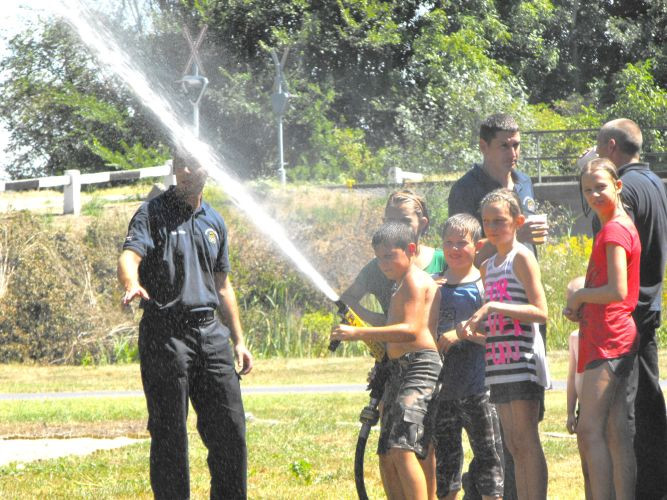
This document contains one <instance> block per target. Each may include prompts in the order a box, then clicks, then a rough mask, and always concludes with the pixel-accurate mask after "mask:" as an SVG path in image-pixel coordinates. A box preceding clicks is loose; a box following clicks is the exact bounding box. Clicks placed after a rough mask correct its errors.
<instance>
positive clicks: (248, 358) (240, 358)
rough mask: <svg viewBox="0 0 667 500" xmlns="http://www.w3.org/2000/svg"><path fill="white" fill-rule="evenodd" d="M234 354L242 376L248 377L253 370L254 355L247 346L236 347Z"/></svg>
mask: <svg viewBox="0 0 667 500" xmlns="http://www.w3.org/2000/svg"><path fill="white" fill-rule="evenodd" d="M234 354H235V355H236V363H237V365H238V371H239V374H240V375H246V374H248V373H250V370H252V361H253V360H252V354H250V351H249V350H248V349H247V348H246V346H245V344H239V345H236V346H234Z"/></svg>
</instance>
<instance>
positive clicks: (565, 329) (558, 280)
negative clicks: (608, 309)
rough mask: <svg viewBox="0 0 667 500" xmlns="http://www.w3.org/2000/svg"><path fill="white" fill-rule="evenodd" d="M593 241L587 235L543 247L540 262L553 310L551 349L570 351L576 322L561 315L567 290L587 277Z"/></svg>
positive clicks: (548, 339) (548, 327)
mask: <svg viewBox="0 0 667 500" xmlns="http://www.w3.org/2000/svg"><path fill="white" fill-rule="evenodd" d="M591 247H592V240H591V238H589V237H587V236H569V237H563V238H561V239H560V240H550V243H549V244H546V245H544V246H543V247H540V249H539V250H538V251H539V262H540V269H541V271H542V284H543V285H544V292H545V294H546V297H547V305H548V307H549V321H548V324H547V346H548V348H550V349H567V346H568V338H569V335H570V332H571V331H572V330H575V329H576V328H577V325H576V323H572V322H571V321H569V320H567V319H565V317H564V316H563V315H562V314H561V311H562V309H563V307H565V303H566V301H565V289H566V287H567V284H568V283H569V282H570V280H572V279H573V278H576V277H577V276H582V275H584V274H586V267H587V265H588V257H589V255H590V253H591Z"/></svg>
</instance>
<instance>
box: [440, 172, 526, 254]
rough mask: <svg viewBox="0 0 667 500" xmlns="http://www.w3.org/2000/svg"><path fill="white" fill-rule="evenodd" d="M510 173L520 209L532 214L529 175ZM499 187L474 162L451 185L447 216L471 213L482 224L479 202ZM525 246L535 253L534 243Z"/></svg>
mask: <svg viewBox="0 0 667 500" xmlns="http://www.w3.org/2000/svg"><path fill="white" fill-rule="evenodd" d="M511 175H512V181H513V182H514V189H513V190H514V192H515V193H516V194H517V195H518V196H519V200H520V201H521V211H522V212H523V214H524V215H526V216H528V215H531V214H534V213H535V208H536V207H535V194H534V192H533V182H532V181H531V180H530V177H529V176H527V175H526V174H524V173H523V172H519V171H518V170H512V172H511ZM501 187H503V186H502V185H501V184H500V183H499V182H498V181H497V180H495V179H494V178H493V177H491V176H490V175H489V174H487V173H486V171H485V170H484V169H483V168H482V166H481V165H479V164H478V163H475V164H474V165H473V167H472V168H471V169H470V170H468V171H467V172H466V173H465V174H464V175H463V177H461V178H460V179H459V180H457V181H456V182H455V183H454V184H453V185H452V189H451V190H450V191H449V200H448V209H449V216H450V217H451V216H452V215H456V214H461V213H465V214H471V215H474V216H475V217H477V220H478V221H479V224H480V225H482V213H481V211H480V209H479V204H480V203H481V201H482V198H484V197H485V196H486V195H487V194H489V193H490V192H491V191H494V190H496V189H499V188H501ZM482 234H484V226H483V225H482ZM527 246H528V248H530V249H531V250H532V251H533V253H535V254H537V251H536V249H535V246H534V245H527Z"/></svg>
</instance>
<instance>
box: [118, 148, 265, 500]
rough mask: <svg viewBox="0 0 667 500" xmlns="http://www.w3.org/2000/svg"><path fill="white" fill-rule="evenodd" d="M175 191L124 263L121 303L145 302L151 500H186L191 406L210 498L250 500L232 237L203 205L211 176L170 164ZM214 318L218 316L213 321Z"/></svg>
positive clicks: (158, 204) (144, 215)
mask: <svg viewBox="0 0 667 500" xmlns="http://www.w3.org/2000/svg"><path fill="white" fill-rule="evenodd" d="M174 175H175V176H176V181H177V184H176V186H172V187H171V188H170V189H169V190H168V191H166V192H165V193H163V194H161V195H159V196H157V197H156V198H154V199H152V200H150V201H148V202H146V203H144V204H143V205H142V206H141V207H140V208H139V209H138V210H137V212H136V213H135V214H134V216H133V217H132V220H131V222H130V225H129V230H128V234H127V238H126V239H125V243H124V245H123V251H122V253H121V255H120V258H119V262H118V279H119V280H120V283H121V284H122V285H123V287H124V288H125V294H124V296H123V304H129V303H130V302H131V301H132V300H133V299H134V298H135V297H139V298H140V299H141V306H142V307H143V309H144V313H143V316H142V319H141V323H140V325H139V354H140V361H141V379H142V383H143V387H144V393H145V395H146V403H147V406H148V430H149V432H150V435H151V451H150V478H151V486H152V488H153V493H154V495H155V498H169V499H187V498H189V497H190V478H189V464H188V435H187V427H186V420H187V415H188V401H191V402H192V406H193V408H194V409H195V412H196V413H197V430H198V431H199V434H200V435H201V438H202V441H203V442H204V444H205V445H206V448H207V449H208V466H209V470H210V473H211V498H246V497H247V488H246V476H247V451H246V442H245V414H244V410H243V403H242V401H241V389H240V385H239V378H240V377H239V375H237V372H236V369H235V364H234V356H236V359H237V360H238V364H239V367H240V374H241V375H242V374H246V373H248V372H250V370H251V369H252V355H251V354H250V352H249V351H248V349H247V348H246V347H245V344H244V341H243V333H242V330H241V323H240V320H239V313H238V306H237V303H236V296H235V294H234V289H233V288H232V285H231V283H230V280H229V276H228V273H229V270H230V267H229V259H228V240H227V229H226V227H225V222H224V220H223V219H222V217H221V216H220V215H219V214H218V213H217V212H216V211H215V210H213V208H211V206H210V205H208V204H207V203H206V202H204V201H203V200H202V191H203V188H204V184H205V182H206V178H207V176H208V173H207V171H206V169H205V168H201V167H200V165H198V163H197V162H196V160H195V159H194V158H192V157H190V156H188V155H187V154H185V153H182V152H177V153H176V154H175V156H174ZM216 311H217V315H216Z"/></svg>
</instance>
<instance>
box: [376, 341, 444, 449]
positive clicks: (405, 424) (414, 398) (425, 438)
mask: <svg viewBox="0 0 667 500" xmlns="http://www.w3.org/2000/svg"><path fill="white" fill-rule="evenodd" d="M441 367H442V362H441V360H440V355H439V354H438V353H437V352H436V351H432V350H422V351H415V352H409V353H406V354H404V355H403V356H401V357H400V358H397V359H391V360H389V372H390V373H389V379H388V380H387V383H386V384H385V389H384V396H383V398H382V404H383V410H382V419H381V428H380V439H379V441H378V453H379V454H385V453H387V452H388V451H389V450H390V449H391V448H401V449H404V450H411V451H414V452H415V454H416V455H417V456H418V457H419V458H421V459H424V458H426V454H427V453H428V444H429V443H430V441H431V429H430V426H428V425H426V422H427V418H426V416H427V413H428V411H429V406H430V403H431V401H432V400H433V397H434V396H435V389H436V384H437V382H438V375H439V373H440V368H441Z"/></svg>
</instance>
